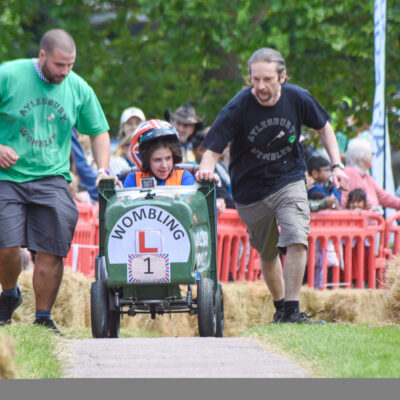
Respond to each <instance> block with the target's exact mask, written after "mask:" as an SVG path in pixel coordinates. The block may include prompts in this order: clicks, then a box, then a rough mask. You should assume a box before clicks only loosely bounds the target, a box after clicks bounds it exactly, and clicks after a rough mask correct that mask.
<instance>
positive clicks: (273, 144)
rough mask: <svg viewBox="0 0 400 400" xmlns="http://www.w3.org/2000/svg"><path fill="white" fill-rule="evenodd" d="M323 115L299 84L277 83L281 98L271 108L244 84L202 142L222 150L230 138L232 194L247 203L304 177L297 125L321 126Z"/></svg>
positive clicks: (239, 201)
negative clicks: (279, 85)
mask: <svg viewBox="0 0 400 400" xmlns="http://www.w3.org/2000/svg"><path fill="white" fill-rule="evenodd" d="M328 119H329V114H328V113H327V112H326V111H325V110H324V109H323V107H322V106H321V105H320V104H319V103H318V102H317V100H315V98H314V97H313V96H312V95H311V94H310V93H309V92H308V91H307V90H304V89H302V88H300V87H298V86H295V85H291V84H288V83H286V84H284V85H282V91H281V97H280V99H279V100H278V102H277V103H276V104H275V105H274V106H271V107H267V106H262V105H261V104H260V103H259V102H258V101H257V100H256V98H255V97H254V95H253V94H252V93H251V88H247V89H244V90H242V91H240V92H239V93H237V94H236V96H235V97H234V98H233V99H232V100H231V101H230V102H229V103H228V104H227V105H226V106H225V107H224V108H223V109H222V110H221V111H220V113H219V114H218V116H217V118H216V120H215V121H214V123H213V125H212V127H211V129H210V131H209V133H208V134H207V136H206V137H205V139H204V141H203V143H202V145H203V146H204V147H205V148H207V149H210V150H212V151H214V152H216V153H222V152H223V150H224V149H225V147H226V146H227V145H228V143H230V142H231V149H230V163H229V172H230V176H231V182H232V194H233V198H234V200H235V201H236V202H237V203H242V204H251V203H254V202H256V201H259V200H262V199H264V198H265V197H267V196H269V195H270V194H272V193H274V192H276V191H278V190H279V189H281V188H283V187H284V186H286V185H287V184H289V183H292V182H296V181H299V180H301V179H304V173H305V170H306V167H305V163H304V157H303V149H302V146H301V144H300V143H299V137H300V132H301V126H302V125H305V126H307V127H309V128H312V129H321V128H323V127H324V126H325V124H326V122H327V121H328Z"/></svg>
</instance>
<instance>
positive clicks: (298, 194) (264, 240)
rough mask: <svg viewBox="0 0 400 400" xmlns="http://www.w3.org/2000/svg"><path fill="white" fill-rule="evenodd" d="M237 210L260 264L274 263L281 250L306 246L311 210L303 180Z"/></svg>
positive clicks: (240, 206)
mask: <svg viewBox="0 0 400 400" xmlns="http://www.w3.org/2000/svg"><path fill="white" fill-rule="evenodd" d="M236 209H237V211H238V213H239V216H240V218H241V219H242V221H243V222H244V223H245V224H246V225H247V231H248V232H249V237H250V243H251V245H252V246H253V247H254V248H255V249H256V250H257V251H258V252H259V253H260V257H261V260H263V261H271V260H273V259H274V258H275V257H276V256H277V255H278V254H279V250H280V249H286V247H287V246H289V245H291V244H303V245H304V246H305V247H307V246H308V240H307V239H308V234H309V232H310V207H309V204H308V198H307V190H306V186H305V182H304V181H303V180H301V181H298V182H294V183H290V184H288V185H286V186H285V187H284V188H282V189H280V190H279V191H277V192H276V193H273V194H271V195H270V196H268V197H266V198H265V199H264V200H261V201H259V202H257V203H253V204H238V203H236ZM278 225H279V229H278Z"/></svg>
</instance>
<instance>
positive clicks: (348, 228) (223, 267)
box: [65, 203, 400, 289]
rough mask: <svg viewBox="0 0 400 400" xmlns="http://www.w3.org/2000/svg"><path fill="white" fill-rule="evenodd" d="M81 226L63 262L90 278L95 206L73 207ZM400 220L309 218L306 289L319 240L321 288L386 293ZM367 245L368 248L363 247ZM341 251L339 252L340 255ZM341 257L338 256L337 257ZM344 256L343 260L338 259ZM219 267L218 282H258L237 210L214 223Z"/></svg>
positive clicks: (346, 215)
mask: <svg viewBox="0 0 400 400" xmlns="http://www.w3.org/2000/svg"><path fill="white" fill-rule="evenodd" d="M77 207H78V210H79V220H78V224H77V227H76V231H75V235H74V238H73V241H72V246H71V250H70V252H69V254H68V256H67V258H66V259H65V263H66V265H70V266H71V267H72V268H73V269H74V270H76V271H79V272H81V273H83V274H85V275H88V276H91V277H94V263H95V256H96V254H97V253H98V243H99V219H98V205H95V206H91V205H87V204H83V203H79V204H77ZM397 219H400V212H398V213H395V214H393V215H392V216H391V217H390V218H388V220H387V221H385V220H384V219H383V217H381V216H379V215H377V214H376V213H372V212H368V211H362V212H360V211H349V210H339V211H319V212H316V213H312V214H311V222H310V235H309V239H308V241H309V251H308V263H307V284H308V286H310V287H314V280H315V250H316V242H317V240H319V243H320V249H321V251H322V253H323V254H324V256H323V264H322V270H323V282H322V287H321V289H324V288H326V287H327V286H328V285H329V286H332V287H338V286H344V287H346V288H350V287H352V286H353V280H355V286H356V287H357V288H362V287H364V283H365V282H367V284H368V288H376V287H377V286H378V287H379V288H381V287H384V276H383V272H384V269H385V267H386V265H387V260H388V258H389V257H390V256H391V253H392V252H391V250H390V249H389V237H390V235H394V245H393V253H394V254H399V253H400V226H397V225H393V224H394V221H395V220H397ZM330 240H331V241H332V242H333V244H334V247H335V251H336V254H337V257H338V259H342V260H343V265H342V268H341V267H340V266H339V265H338V266H333V267H331V268H332V277H331V281H330V282H327V280H328V267H327V251H328V242H329V241H330ZM366 243H368V244H369V246H368V245H366ZM341 249H343V252H341ZM341 253H342V254H341ZM342 255H343V256H342ZM217 266H218V279H219V280H220V281H221V282H228V281H230V280H231V281H237V280H239V281H241V280H248V281H254V280H256V279H262V274H261V263H260V259H259V255H258V252H257V251H256V250H255V249H253V248H252V247H251V245H250V242H249V236H248V233H247V230H246V225H245V224H244V223H243V222H242V221H241V219H240V218H239V216H238V213H237V211H236V210H231V209H228V210H226V211H225V212H223V213H222V214H221V215H219V217H218V223H217Z"/></svg>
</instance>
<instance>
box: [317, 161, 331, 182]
mask: <svg viewBox="0 0 400 400" xmlns="http://www.w3.org/2000/svg"><path fill="white" fill-rule="evenodd" d="M331 172H332V171H331V167H330V166H329V165H326V166H324V167H321V168H320V169H319V171H315V170H314V171H313V178H314V179H315V181H317V182H318V183H325V182H329V179H330V177H331Z"/></svg>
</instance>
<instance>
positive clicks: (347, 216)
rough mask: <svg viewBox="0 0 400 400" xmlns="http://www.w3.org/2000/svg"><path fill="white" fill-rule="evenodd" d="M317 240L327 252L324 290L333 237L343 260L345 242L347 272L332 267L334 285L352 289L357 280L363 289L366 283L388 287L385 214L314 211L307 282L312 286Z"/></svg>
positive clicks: (358, 286) (324, 268)
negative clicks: (385, 271) (385, 276)
mask: <svg viewBox="0 0 400 400" xmlns="http://www.w3.org/2000/svg"><path fill="white" fill-rule="evenodd" d="M317 240H319V241H320V247H321V249H322V250H323V251H324V257H323V265H322V270H323V284H322V287H321V288H322V289H324V288H326V286H327V271H328V268H327V248H328V241H329V240H332V242H333V244H334V247H335V250H336V254H337V257H338V259H339V260H340V259H341V254H340V247H341V246H342V245H343V261H344V265H343V272H342V274H340V271H339V268H340V266H336V267H332V268H333V269H332V283H331V285H332V286H339V285H343V286H344V287H345V288H351V287H352V282H353V280H355V286H356V287H357V288H363V287H364V283H365V282H367V283H368V288H370V289H375V288H376V287H377V286H378V287H379V288H382V287H384V282H383V280H384V277H383V272H384V268H385V266H386V260H387V258H388V257H389V256H390V251H388V249H386V248H385V247H384V243H385V221H384V219H383V217H381V216H380V215H378V214H376V213H374V212H370V211H350V210H337V211H319V212H316V213H311V222H310V234H309V238H308V264H307V283H308V286H310V287H314V279H315V251H316V241H317ZM365 270H366V271H367V273H366V276H365ZM340 275H342V276H343V282H340ZM377 280H378V282H377Z"/></svg>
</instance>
